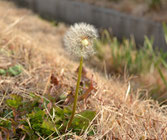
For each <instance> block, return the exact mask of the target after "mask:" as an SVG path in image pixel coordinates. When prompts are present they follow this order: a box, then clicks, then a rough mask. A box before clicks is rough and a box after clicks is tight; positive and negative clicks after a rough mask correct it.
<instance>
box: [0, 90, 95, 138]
mask: <svg viewBox="0 0 167 140" xmlns="http://www.w3.org/2000/svg"><path fill="white" fill-rule="evenodd" d="M29 97H30V98H29V99H24V98H23V97H22V96H20V95H16V94H11V95H10V98H8V99H6V101H5V102H4V104H6V106H7V108H5V109H4V110H3V111H1V112H0V132H1V136H0V138H1V139H6V140H9V139H20V138H24V139H38V138H39V137H41V138H43V139H53V138H55V139H59V138H60V137H61V138H63V137H64V138H65V137H66V138H67V137H70V135H71V134H69V135H68V134H67V135H65V136H63V134H65V129H66V127H67V124H68V121H69V117H70V116H71V114H72V111H71V108H70V107H69V106H64V107H61V106H59V105H58V104H57V105H54V104H55V101H54V99H55V98H54V97H52V100H53V101H50V100H49V99H48V98H46V97H45V96H39V95H36V94H33V93H30V96H29ZM95 115H96V113H95V112H94V111H90V110H85V111H82V112H80V113H78V114H77V115H76V116H75V117H74V119H73V122H72V124H71V126H70V128H71V129H72V132H75V133H76V134H77V135H80V134H82V133H83V132H84V130H86V129H88V126H89V124H90V121H92V120H93V118H94V117H95ZM92 132H93V131H92V128H90V129H88V135H91V134H92Z"/></svg>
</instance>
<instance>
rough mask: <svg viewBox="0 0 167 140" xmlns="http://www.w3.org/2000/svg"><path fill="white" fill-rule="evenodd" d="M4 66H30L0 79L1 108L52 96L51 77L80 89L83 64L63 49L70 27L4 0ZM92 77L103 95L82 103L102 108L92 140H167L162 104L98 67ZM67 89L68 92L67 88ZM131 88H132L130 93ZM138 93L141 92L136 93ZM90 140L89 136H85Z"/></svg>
mask: <svg viewBox="0 0 167 140" xmlns="http://www.w3.org/2000/svg"><path fill="white" fill-rule="evenodd" d="M0 17H1V18H0V49H1V50H12V51H14V54H12V55H8V53H3V52H1V53H0V54H1V56H0V67H3V68H4V67H8V66H10V65H13V64H15V63H19V64H22V65H23V66H24V73H23V74H21V75H20V76H18V77H8V76H0V101H1V102H0V105H1V108H3V104H1V103H2V100H3V98H4V96H5V97H7V95H8V94H10V93H17V94H20V95H22V96H23V97H25V98H27V97H28V94H29V92H34V93H37V94H44V93H47V92H46V89H47V84H48V78H49V76H50V74H51V73H54V74H55V75H56V76H57V77H58V79H59V80H60V81H61V82H63V83H64V84H66V85H68V86H67V89H68V87H70V86H73V87H75V83H76V73H75V71H76V69H77V67H78V62H77V61H74V59H71V56H69V55H68V54H67V53H66V52H65V51H64V49H63V47H62V46H63V44H62V39H63V35H64V33H65V31H66V30H67V28H68V26H67V25H65V24H63V23H60V24H59V25H58V26H53V25H51V23H49V22H47V21H44V20H43V19H41V18H40V17H39V16H38V15H35V14H34V13H32V12H31V11H29V10H27V9H22V8H17V7H16V6H15V5H14V4H12V3H9V2H5V1H0ZM85 68H86V69H87V75H88V77H90V78H91V77H92V75H93V80H94V81H95V82H96V83H97V85H96V88H97V91H96V92H93V93H92V95H91V97H90V98H88V101H87V104H84V103H83V102H80V103H79V107H78V111H80V110H82V109H85V108H91V109H94V110H96V112H97V116H96V118H95V119H96V124H95V125H96V128H97V132H96V134H95V135H94V136H92V137H91V139H98V140H100V139H102V138H103V137H104V136H105V137H106V139H111V137H112V138H113V139H116V138H118V139H121V140H127V139H165V138H166V137H167V129H166V126H167V117H166V116H167V111H166V109H165V107H160V106H159V104H158V103H157V102H154V101H152V100H149V99H144V100H141V99H139V96H140V92H141V90H138V91H136V92H133V91H130V88H131V87H130V85H129V84H128V82H125V81H126V80H125V81H120V80H117V79H114V78H106V77H104V74H102V73H99V72H97V71H96V69H94V68H89V67H86V66H85ZM67 89H63V90H67ZM128 89H129V90H128ZM135 93H136V94H135ZM81 138H83V139H87V136H86V135H83V136H81Z"/></svg>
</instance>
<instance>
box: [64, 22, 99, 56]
mask: <svg viewBox="0 0 167 140" xmlns="http://www.w3.org/2000/svg"><path fill="white" fill-rule="evenodd" d="M97 37H98V32H97V30H96V28H95V27H94V26H93V25H89V24H86V23H76V24H74V25H73V26H71V27H70V29H69V30H68V31H67V33H66V34H65V36H64V46H65V48H66V49H67V51H68V52H70V53H71V54H72V55H74V56H77V57H81V56H83V57H84V58H86V57H88V56H90V55H93V54H94V53H95V51H94V47H93V44H94V40H95V39H96V38H97Z"/></svg>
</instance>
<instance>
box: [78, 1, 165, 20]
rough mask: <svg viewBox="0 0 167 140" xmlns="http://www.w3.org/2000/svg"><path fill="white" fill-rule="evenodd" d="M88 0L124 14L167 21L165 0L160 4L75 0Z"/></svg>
mask: <svg viewBox="0 0 167 140" xmlns="http://www.w3.org/2000/svg"><path fill="white" fill-rule="evenodd" d="M76 1H83V2H88V3H90V4H94V5H98V6H101V7H107V8H112V9H115V10H118V11H120V12H124V13H126V14H130V15H134V16H138V17H144V18H148V19H152V20H154V21H157V22H166V23H167V16H166V15H167V1H166V0H161V4H160V5H158V4H157V5H155V6H151V4H150V3H149V1H147V0H146V1H145V0H135V1H134V0H76Z"/></svg>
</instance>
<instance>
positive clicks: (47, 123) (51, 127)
mask: <svg viewBox="0 0 167 140" xmlns="http://www.w3.org/2000/svg"><path fill="white" fill-rule="evenodd" d="M41 127H42V128H45V129H47V130H50V131H53V132H55V131H56V130H55V125H54V123H53V122H51V121H49V120H44V121H43V123H42V126H41Z"/></svg>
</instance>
